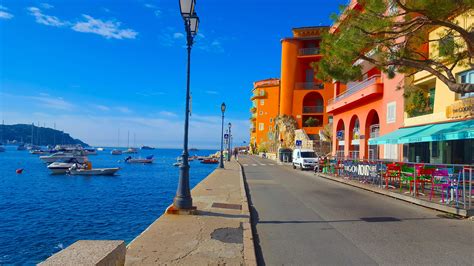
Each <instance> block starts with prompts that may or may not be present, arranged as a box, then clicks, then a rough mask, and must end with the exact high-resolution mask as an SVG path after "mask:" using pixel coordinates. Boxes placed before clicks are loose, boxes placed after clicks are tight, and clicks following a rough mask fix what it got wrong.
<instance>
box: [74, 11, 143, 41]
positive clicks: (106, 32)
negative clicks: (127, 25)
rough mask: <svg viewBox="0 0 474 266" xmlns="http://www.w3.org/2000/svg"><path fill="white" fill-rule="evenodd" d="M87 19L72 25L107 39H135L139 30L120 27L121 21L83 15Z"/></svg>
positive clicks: (79, 30) (77, 29)
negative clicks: (103, 19)
mask: <svg viewBox="0 0 474 266" xmlns="http://www.w3.org/2000/svg"><path fill="white" fill-rule="evenodd" d="M82 16H83V18H84V19H85V21H79V22H77V23H75V24H74V25H73V26H72V29H73V30H75V31H78V32H88V33H94V34H98V35H100V36H102V37H105V38H107V39H119V40H120V39H135V37H136V36H137V34H138V32H136V31H134V30H132V29H120V25H121V24H122V23H121V22H119V21H112V20H108V21H102V20H100V19H95V18H93V17H92V16H89V15H82Z"/></svg>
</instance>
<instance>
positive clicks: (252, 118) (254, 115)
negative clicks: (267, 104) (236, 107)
mask: <svg viewBox="0 0 474 266" xmlns="http://www.w3.org/2000/svg"><path fill="white" fill-rule="evenodd" d="M250 120H251V121H253V120H257V114H256V113H253V114H252V116H251V117H250Z"/></svg>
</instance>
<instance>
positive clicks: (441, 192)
mask: <svg viewBox="0 0 474 266" xmlns="http://www.w3.org/2000/svg"><path fill="white" fill-rule="evenodd" d="M319 167H320V172H321V173H323V174H330V175H332V176H335V177H340V178H344V179H349V180H353V181H356V182H360V183H364V184H368V185H372V186H377V187H379V188H382V189H386V190H390V191H392V192H396V193H400V194H404V195H407V196H411V197H415V198H418V199H422V200H426V201H430V202H434V203H438V204H444V205H447V206H451V207H455V208H460V209H465V210H470V209H472V202H473V199H474V187H473V181H474V180H473V172H474V166H473V165H458V164H449V165H447V164H427V163H411V162H391V161H367V160H353V159H336V158H332V159H328V160H323V161H320V162H319Z"/></svg>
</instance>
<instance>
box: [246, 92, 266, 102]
mask: <svg viewBox="0 0 474 266" xmlns="http://www.w3.org/2000/svg"><path fill="white" fill-rule="evenodd" d="M266 97H267V92H266V91H263V92H260V93H256V94H254V95H252V97H251V98H250V100H252V101H253V100H255V99H263V98H266Z"/></svg>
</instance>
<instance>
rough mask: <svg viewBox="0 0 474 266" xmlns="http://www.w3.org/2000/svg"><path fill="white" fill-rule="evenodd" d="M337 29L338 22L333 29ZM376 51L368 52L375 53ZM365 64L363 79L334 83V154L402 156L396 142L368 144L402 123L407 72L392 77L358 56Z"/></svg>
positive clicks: (329, 107)
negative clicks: (370, 140) (402, 88)
mask: <svg viewBox="0 0 474 266" xmlns="http://www.w3.org/2000/svg"><path fill="white" fill-rule="evenodd" d="M347 8H349V9H352V8H354V9H358V8H361V7H360V6H359V4H358V3H357V1H351V3H350V5H349V6H348V7H347ZM337 30H338V24H335V25H334V26H333V27H331V29H330V32H335V31H337ZM373 54H374V53H373V52H372V51H369V52H368V53H366V55H367V56H369V57H370V56H373ZM354 64H356V65H360V66H361V67H362V73H363V76H362V77H361V79H360V80H356V81H353V82H348V83H347V84H341V83H339V82H335V83H334V84H333V86H334V87H333V95H332V99H330V100H329V101H328V104H327V112H328V114H332V116H333V119H334V124H333V150H332V153H333V155H337V156H338V157H351V158H359V159H394V160H400V159H401V158H402V155H403V147H402V146H401V145H397V144H385V145H379V146H377V145H369V144H368V141H369V139H371V138H376V137H378V136H379V135H385V134H387V133H389V132H392V131H395V130H397V129H398V128H400V127H402V126H403V117H404V98H403V90H400V89H398V87H402V86H403V83H404V81H405V77H404V75H400V74H397V75H396V76H395V77H394V78H392V79H389V78H388V77H387V75H385V74H383V73H381V72H380V71H379V70H378V69H377V68H376V67H375V65H373V64H371V63H369V62H367V61H363V60H358V61H356V62H354Z"/></svg>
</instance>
